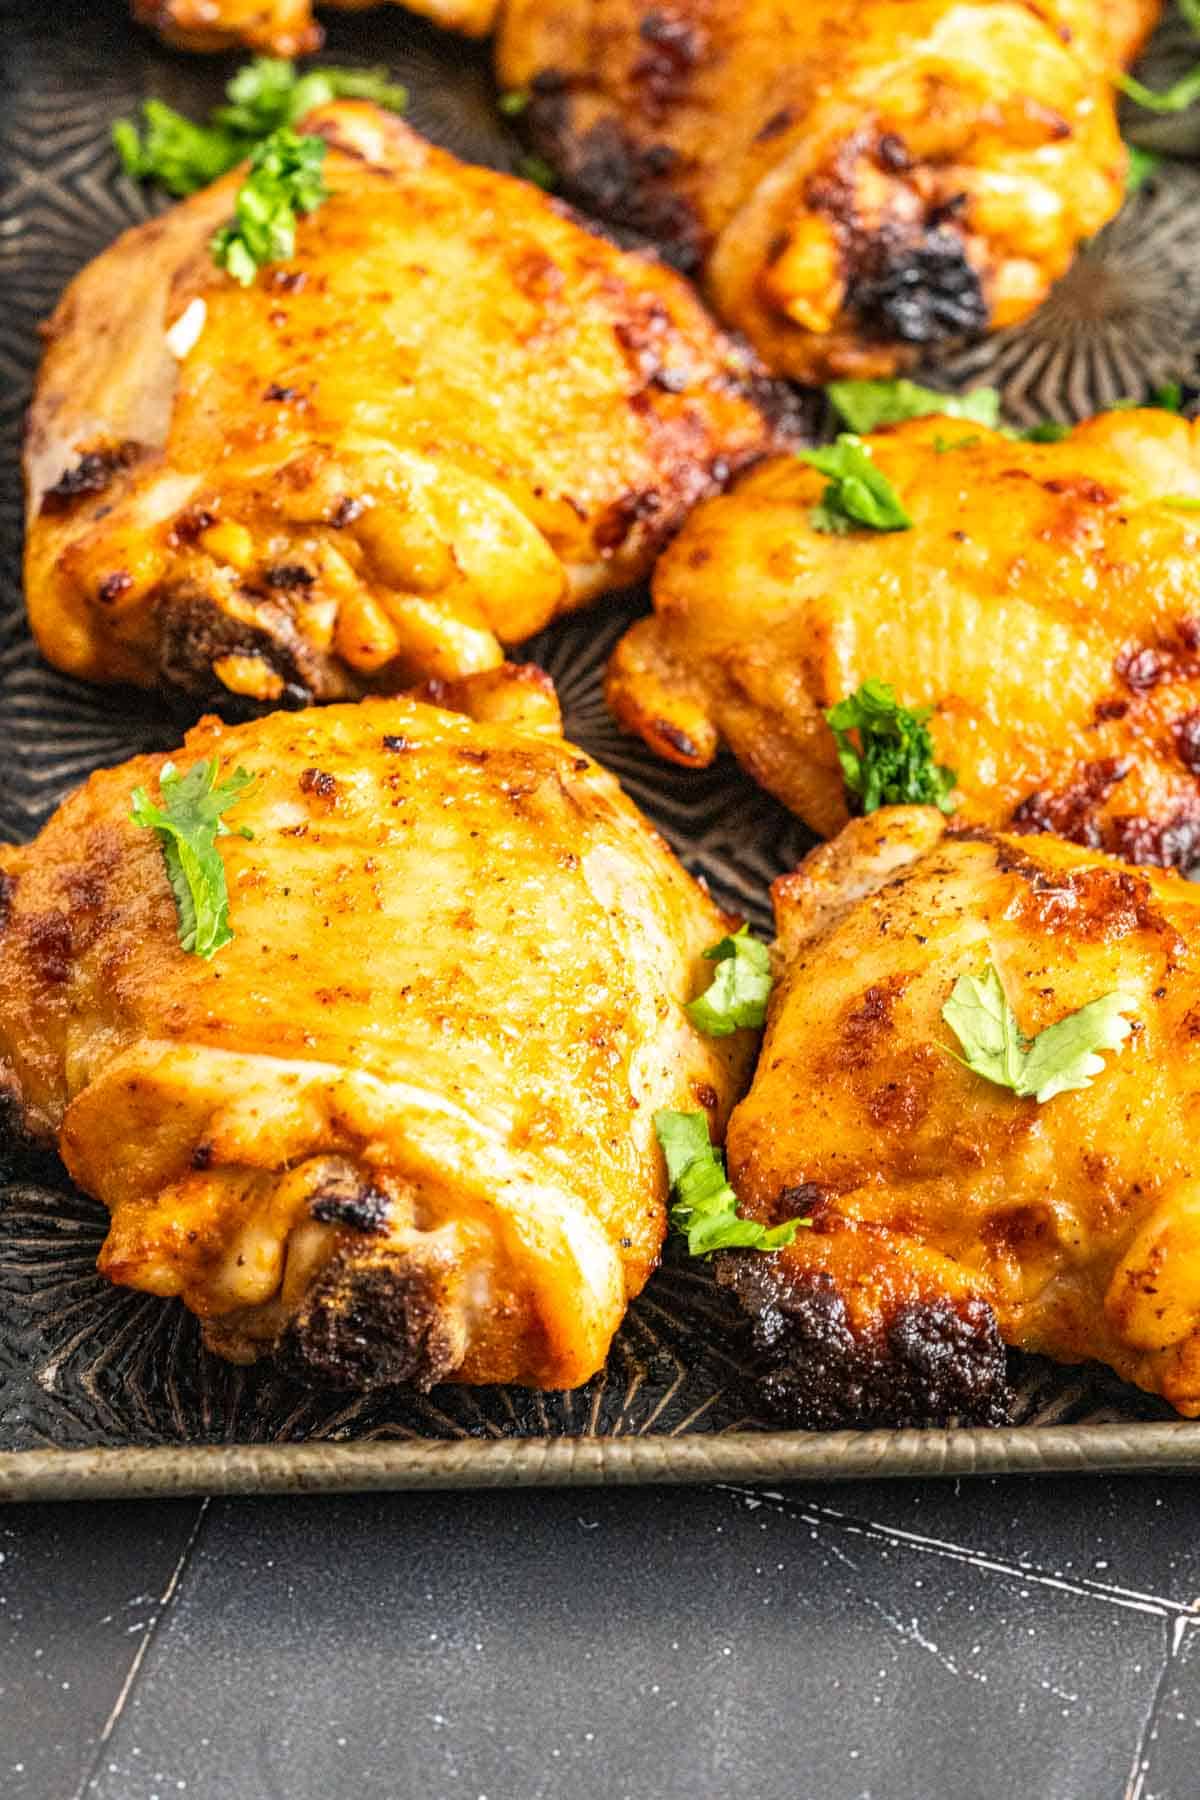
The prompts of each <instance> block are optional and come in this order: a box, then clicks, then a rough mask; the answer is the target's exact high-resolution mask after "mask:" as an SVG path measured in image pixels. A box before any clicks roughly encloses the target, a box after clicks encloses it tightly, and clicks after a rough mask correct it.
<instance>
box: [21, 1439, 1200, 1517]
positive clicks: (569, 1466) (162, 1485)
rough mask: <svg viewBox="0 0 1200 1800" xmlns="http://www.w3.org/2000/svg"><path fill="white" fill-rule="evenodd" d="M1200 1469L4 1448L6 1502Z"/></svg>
mask: <svg viewBox="0 0 1200 1800" xmlns="http://www.w3.org/2000/svg"><path fill="white" fill-rule="evenodd" d="M1149 1470H1154V1471H1156V1472H1158V1473H1161V1474H1182V1473H1186V1472H1188V1471H1190V1470H1198V1471H1200V1422H1193V1421H1188V1420H1182V1419H1181V1420H1173V1421H1167V1422H1163V1423H1137V1422H1132V1423H1115V1424H1100V1425H1087V1424H1081V1425H1045V1426H1028V1425H1024V1426H1022V1425H1015V1426H1003V1427H1001V1428H999V1429H994V1428H984V1427H979V1428H960V1429H952V1430H903V1431H837V1432H833V1431H825V1432H801V1431H791V1432H782V1431H780V1432H727V1433H720V1434H716V1435H713V1436H708V1435H706V1434H704V1433H696V1434H694V1435H692V1436H683V1437H678V1438H654V1437H629V1438H621V1437H608V1438H605V1437H578V1438H565V1437H557V1438H505V1439H475V1438H472V1439H467V1440H461V1439H451V1440H448V1441H447V1440H444V1439H443V1440H424V1439H422V1440H419V1441H415V1442H414V1441H407V1440H406V1441H404V1442H400V1443H398V1442H396V1441H394V1440H392V1441H384V1442H381V1441H379V1440H374V1441H370V1442H365V1443H363V1442H359V1443H347V1442H319V1443H313V1442H309V1443H296V1444H204V1445H196V1444H193V1445H171V1444H165V1445H152V1446H126V1447H119V1448H97V1449H85V1450H55V1449H36V1450H10V1451H5V1452H0V1503H10V1504H11V1503H17V1502H29V1501H58V1500H102V1499H106V1500H114V1499H163V1498H184V1497H187V1496H198V1495H205V1494H215V1495H269V1494H297V1493H371V1492H373V1493H387V1492H399V1491H405V1490H407V1491H419V1490H427V1491H428V1490H433V1491H437V1490H467V1489H479V1488H504V1489H512V1488H523V1487H615V1486H651V1485H669V1484H677V1483H705V1482H707V1483H720V1482H735V1483H736V1482H744V1483H748V1484H751V1485H758V1484H761V1483H763V1482H768V1481H771V1482H793V1481H850V1480H871V1479H874V1480H882V1479H888V1480H899V1479H904V1478H906V1477H913V1476H929V1477H935V1476H938V1477H959V1476H964V1475H980V1476H996V1475H1071V1474H1075V1475H1098V1474H1109V1475H1112V1474H1138V1473H1145V1472H1147V1471H1149Z"/></svg>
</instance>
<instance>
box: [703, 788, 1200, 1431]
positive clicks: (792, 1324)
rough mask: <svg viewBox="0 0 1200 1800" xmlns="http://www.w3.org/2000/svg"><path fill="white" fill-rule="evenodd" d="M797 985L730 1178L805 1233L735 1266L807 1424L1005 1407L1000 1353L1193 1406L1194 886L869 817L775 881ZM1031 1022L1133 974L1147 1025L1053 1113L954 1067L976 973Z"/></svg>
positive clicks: (738, 1137)
mask: <svg viewBox="0 0 1200 1800" xmlns="http://www.w3.org/2000/svg"><path fill="white" fill-rule="evenodd" d="M774 899H775V907H776V917H777V921H778V933H779V938H778V944H777V947H776V954H777V958H778V968H779V981H778V984H777V986H776V989H775V992H774V994H773V997H772V1002H771V1009H770V1015H769V1019H768V1026H767V1034H766V1038H765V1040H764V1044H763V1051H762V1056H761V1060H760V1062H759V1066H758V1073H757V1075H756V1077H755V1080H754V1083H753V1086H752V1088H751V1091H750V1093H749V1095H748V1096H747V1098H746V1099H745V1100H744V1101H743V1102H742V1104H741V1105H740V1106H739V1107H738V1108H737V1109H736V1111H735V1112H734V1115H733V1118H732V1120H731V1122H730V1127H729V1136H728V1157H729V1172H730V1178H731V1180H732V1182H733V1184H734V1187H735V1188H736V1191H737V1193H738V1196H739V1200H740V1203H741V1210H742V1211H743V1212H744V1213H745V1214H747V1215H748V1216H751V1217H754V1218H757V1219H760V1220H762V1221H772V1222H773V1221H775V1220H778V1219H783V1218H787V1217H794V1216H797V1215H802V1216H805V1217H807V1218H809V1219H810V1220H811V1228H809V1229H806V1230H801V1231H799V1232H798V1233H797V1234H796V1237H795V1239H794V1242H793V1244H792V1246H791V1247H790V1248H789V1249H787V1250H784V1251H781V1252H779V1253H777V1254H775V1255H772V1256H759V1255H750V1254H746V1253H729V1254H727V1255H726V1256H725V1258H724V1259H723V1266H722V1270H721V1279H722V1280H723V1281H724V1282H725V1283H726V1284H727V1285H728V1286H730V1287H731V1288H732V1289H733V1290H734V1291H735V1292H736V1293H737V1294H738V1295H739V1297H740V1299H741V1300H742V1302H743V1304H744V1305H745V1306H746V1307H747V1308H748V1309H749V1311H750V1312H751V1313H752V1315H753V1316H754V1317H755V1319H756V1321H757V1336H758V1339H759V1343H760V1348H761V1349H762V1350H763V1352H764V1355H765V1357H766V1359H767V1365H768V1373H767V1377H766V1382H767V1392H768V1395H769V1397H770V1399H771V1400H772V1401H773V1403H774V1405H775V1406H776V1407H777V1408H778V1409H779V1410H780V1411H781V1412H782V1414H783V1416H784V1417H785V1418H787V1419H789V1420H791V1421H792V1422H794V1423H797V1424H806V1425H822V1424H823V1425H829V1424H840V1423H861V1422H869V1423H881V1422H888V1423H893V1424H925V1423H931V1422H946V1421H948V1420H950V1419H952V1418H959V1419H963V1420H966V1421H970V1422H975V1423H995V1422H998V1421H1000V1420H1001V1419H1002V1418H1003V1416H1004V1412H1005V1406H1006V1399H1007V1395H1006V1383H1005V1369H1004V1357H1003V1352H1002V1344H1009V1345H1014V1346H1017V1347H1019V1348H1021V1349H1023V1350H1028V1351H1037V1352H1040V1353H1042V1354H1045V1355H1048V1356H1052V1357H1055V1358H1057V1359H1059V1360H1060V1361H1063V1362H1081V1361H1084V1360H1085V1359H1088V1358H1096V1359H1098V1360H1099V1361H1101V1362H1104V1363H1108V1364H1110V1365H1111V1366H1112V1367H1113V1368H1114V1369H1115V1370H1117V1372H1118V1373H1119V1374H1120V1375H1122V1376H1124V1377H1125V1378H1126V1379H1127V1380H1129V1381H1133V1382H1136V1383H1137V1384H1138V1385H1139V1386H1140V1387H1143V1388H1145V1389H1147V1390H1148V1391H1149V1392H1151V1393H1154V1394H1160V1395H1162V1396H1164V1397H1165V1398H1166V1399H1167V1400H1169V1401H1170V1402H1171V1403H1172V1405H1174V1406H1175V1407H1177V1408H1178V1409H1179V1411H1180V1412H1182V1413H1184V1414H1186V1415H1188V1416H1189V1417H1194V1416H1197V1415H1200V1138H1198V1135H1197V1130H1196V1123H1197V1117H1198V1116H1200V1110H1198V1109H1200V890H1197V889H1196V888H1195V887H1194V886H1192V885H1191V884H1189V883H1187V882H1185V881H1183V880H1182V879H1181V878H1180V877H1179V876H1177V875H1174V874H1172V873H1169V872H1163V871H1157V870H1151V869H1132V868H1129V867H1127V866H1125V865H1123V864H1121V863H1119V862H1117V861H1115V860H1114V859H1112V858H1110V857H1106V856H1104V855H1102V854H1098V853H1096V852H1091V851H1086V850H1083V849H1080V848H1078V847H1076V846H1074V845H1069V844H1065V843H1063V842H1061V841H1060V840H1058V839H1055V838H1050V837H1028V838H1023V837H1015V836H1012V835H1005V834H994V833H989V832H979V833H969V832H968V833H966V834H956V833H955V831H954V828H953V827H950V828H949V829H947V826H946V822H945V820H944V819H943V818H942V817H941V815H940V814H938V813H937V812H935V811H933V810H932V809H925V808H898V809H894V810H885V811H883V812H879V813H876V814H874V815H873V816H872V817H871V818H869V819H862V820H858V821H856V822H855V823H854V824H852V825H850V826H848V827H847V829H846V830H845V831H844V832H843V833H842V834H841V836H840V837H839V838H837V839H836V840H835V841H834V842H833V843H831V844H827V845H825V846H824V847H823V848H821V849H819V850H817V851H815V852H814V853H813V854H812V855H811V856H810V857H809V858H808V860H807V861H806V862H805V863H804V864H803V865H802V866H801V868H800V869H799V870H798V871H797V872H796V873H795V874H794V875H790V876H785V877H784V878H783V879H782V880H781V881H778V882H777V883H776V884H775V888H774ZM989 962H991V963H993V964H994V965H995V967H996V968H997V969H998V971H999V973H1000V976H1001V979H1002V981H1003V984H1004V989H1005V992H1006V994H1007V996H1008V999H1009V1002H1010V1003H1011V1005H1012V1007H1013V1010H1014V1011H1015V1013H1016V1015H1017V1019H1018V1021H1019V1023H1020V1026H1021V1028H1022V1029H1023V1031H1024V1032H1025V1033H1026V1034H1027V1035H1029V1036H1033V1035H1034V1034H1035V1033H1037V1032H1038V1031H1040V1030H1042V1029H1043V1028H1044V1027H1046V1026H1048V1025H1050V1024H1052V1023H1054V1022H1056V1021H1058V1020H1060V1019H1062V1018H1064V1017H1065V1016H1066V1015H1068V1014H1069V1013H1072V1012H1074V1011H1075V1010H1076V1009H1077V1008H1079V1007H1082V1006H1084V1005H1086V1004H1088V1003H1089V1002H1091V1001H1093V1000H1096V999H1098V998H1100V997H1101V996H1103V995H1105V994H1107V993H1110V992H1113V991H1115V990H1120V991H1121V992H1122V993H1123V994H1124V995H1125V996H1126V998H1127V1001H1128V1006H1127V1013H1128V1023H1129V1024H1130V1025H1131V1027H1132V1029H1131V1032H1130V1035H1129V1036H1128V1037H1127V1038H1126V1040H1125V1041H1124V1043H1122V1044H1120V1045H1119V1046H1118V1048H1117V1049H1115V1050H1112V1051H1108V1052H1106V1053H1105V1054H1104V1055H1103V1057H1102V1058H1100V1059H1099V1060H1100V1061H1101V1062H1102V1064H1103V1066H1102V1068H1101V1069H1100V1072H1099V1073H1097V1074H1095V1075H1094V1076H1093V1078H1092V1083H1091V1086H1090V1087H1087V1088H1083V1089H1078V1090H1074V1091H1068V1092H1063V1093H1059V1094H1057V1095H1056V1096H1055V1097H1053V1098H1051V1099H1047V1100H1046V1101H1044V1102H1042V1103H1039V1102H1038V1101H1037V1100H1036V1099H1034V1098H1028V1099H1023V1098H1018V1096H1017V1095H1016V1094H1015V1093H1013V1092H1011V1091H1010V1090H1008V1089H1007V1088H1003V1087H1000V1086H997V1085H994V1084H993V1083H992V1082H990V1081H988V1080H985V1079H984V1078H983V1077H981V1076H979V1075H976V1074H974V1073H972V1071H971V1070H970V1069H968V1068H966V1067H965V1066H963V1064H962V1063H961V1062H960V1061H959V1060H957V1059H956V1055H955V1054H954V1052H957V1051H958V1050H959V1048H960V1046H959V1044H958V1042H957V1041H956V1040H955V1039H954V1038H953V1037H952V1036H951V1033H950V1030H949V1028H948V1026H947V1025H946V1024H945V1023H944V1022H943V1019H942V1017H941V1012H942V1007H943V1006H944V1005H945V1003H946V1001H947V1000H948V998H949V997H950V993H951V989H952V988H953V986H954V983H955V981H956V980H957V979H958V977H959V976H963V975H978V974H979V973H980V972H981V970H982V969H983V968H984V967H985V966H986V965H987V964H988V963H989Z"/></svg>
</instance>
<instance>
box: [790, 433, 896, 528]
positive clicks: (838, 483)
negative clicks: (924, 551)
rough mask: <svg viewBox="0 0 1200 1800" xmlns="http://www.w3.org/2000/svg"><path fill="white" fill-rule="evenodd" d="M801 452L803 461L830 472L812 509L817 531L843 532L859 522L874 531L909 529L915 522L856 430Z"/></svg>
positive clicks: (823, 472) (812, 518)
mask: <svg viewBox="0 0 1200 1800" xmlns="http://www.w3.org/2000/svg"><path fill="white" fill-rule="evenodd" d="M798 454H799V457H800V460H801V462H806V463H811V465H812V467H813V468H814V469H819V470H820V471H821V474H822V475H828V476H829V486H828V487H827V488H826V489H825V492H824V493H823V494H822V496H821V503H820V505H819V506H814V507H813V509H812V511H811V512H810V513H809V518H810V520H811V522H812V527H813V530H814V531H833V532H839V533H841V532H847V531H853V530H855V529H856V527H858V526H860V525H866V526H869V527H870V529H871V530H872V531H907V530H908V529H909V527H910V526H911V525H912V520H911V519H910V518H909V516H908V514H907V513H906V512H905V510H904V508H903V506H902V505H901V504H900V497H899V495H898V494H897V492H896V490H895V488H894V487H893V486H892V484H891V482H890V481H889V480H888V478H887V476H886V475H885V474H884V473H883V471H882V470H881V469H877V468H876V467H875V464H874V463H873V462H872V460H871V450H870V446H869V445H868V444H864V443H863V441H862V439H861V438H860V437H856V436H855V435H854V433H852V432H847V431H843V432H842V434H841V436H840V437H839V438H838V440H837V442H836V443H835V444H829V445H827V446H826V447H825V448H823V449H820V450H801V451H800V452H799V453H798Z"/></svg>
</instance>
